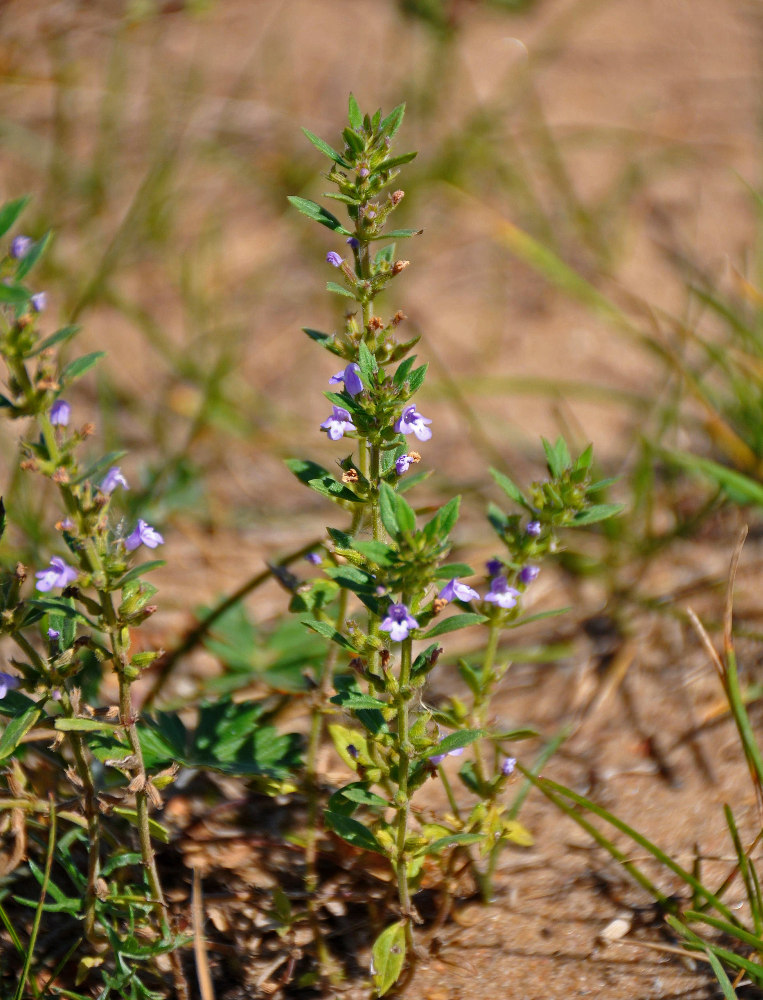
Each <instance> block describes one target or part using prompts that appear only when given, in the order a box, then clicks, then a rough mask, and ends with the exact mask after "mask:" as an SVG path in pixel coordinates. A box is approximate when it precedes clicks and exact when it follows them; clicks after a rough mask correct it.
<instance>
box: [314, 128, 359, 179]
mask: <svg viewBox="0 0 763 1000" xmlns="http://www.w3.org/2000/svg"><path fill="white" fill-rule="evenodd" d="M302 131H303V132H304V133H305V135H306V136H307V138H308V139H309V140H310V142H311V143H312V144H313V145H314V146H315V148H316V149H319V150H320V151H321V152H322V153H323V154H324V156H328V158H329V159H330V160H333V161H334V163H338V164H339V166H340V167H347V168H348V169H349V166H350V164H349V163H348V162H347V160H345V159H344V157H342V156H340V155H339V153H337V151H336V150H335V149H332V148H331V146H329V144H328V143H327V142H324V141H323V139H321V138H320V137H319V136H317V135H314V133H312V132H311V131H310V129H308V128H303V129H302Z"/></svg>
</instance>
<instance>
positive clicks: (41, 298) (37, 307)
mask: <svg viewBox="0 0 763 1000" xmlns="http://www.w3.org/2000/svg"><path fill="white" fill-rule="evenodd" d="M29 302H30V303H31V306H32V309H34V311H35V312H36V313H41V312H44V311H45V308H46V306H47V304H48V293H47V292H35V294H34V295H32V296H31V298H30V299H29Z"/></svg>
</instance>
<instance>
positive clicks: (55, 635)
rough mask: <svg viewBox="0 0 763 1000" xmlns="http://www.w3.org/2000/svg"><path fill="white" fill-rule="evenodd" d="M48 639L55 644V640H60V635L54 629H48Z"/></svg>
mask: <svg viewBox="0 0 763 1000" xmlns="http://www.w3.org/2000/svg"><path fill="white" fill-rule="evenodd" d="M48 638H49V639H50V641H51V642H55V641H56V639H60V638H61V633H60V632H59V631H57V630H56V629H54V628H49V629H48Z"/></svg>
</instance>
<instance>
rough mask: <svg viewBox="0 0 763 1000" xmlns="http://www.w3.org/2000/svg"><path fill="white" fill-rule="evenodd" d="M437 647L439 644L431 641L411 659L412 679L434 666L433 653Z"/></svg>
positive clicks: (435, 660) (435, 658) (434, 658)
mask: <svg viewBox="0 0 763 1000" xmlns="http://www.w3.org/2000/svg"><path fill="white" fill-rule="evenodd" d="M437 649H439V646H438V645H437V643H436V642H433V643H432V644H431V645H429V646H427V648H426V649H425V650H423V651H422V652H421V653H419V655H418V656H417V657H416V659H415V660H414V661H413V666H412V667H411V678H412V679H414V680H415V678H417V677H420V676H421V674H426V673H428V672H429V671H430V670H431V669H432V668H433V667H434V666H435V664H436V663H437V657H436V656H435V655H434V654H435V651H436V650H437ZM440 652H442V650H440Z"/></svg>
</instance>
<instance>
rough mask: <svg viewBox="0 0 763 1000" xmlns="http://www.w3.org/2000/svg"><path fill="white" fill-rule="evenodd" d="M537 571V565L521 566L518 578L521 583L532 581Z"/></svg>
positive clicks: (538, 571)
mask: <svg viewBox="0 0 763 1000" xmlns="http://www.w3.org/2000/svg"><path fill="white" fill-rule="evenodd" d="M538 573H540V569H538V567H537V566H523V567H522V569H521V570H520V571H519V580H520V582H521V583H532V582H533V580H534V579H535V578H536V577H537V575H538Z"/></svg>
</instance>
